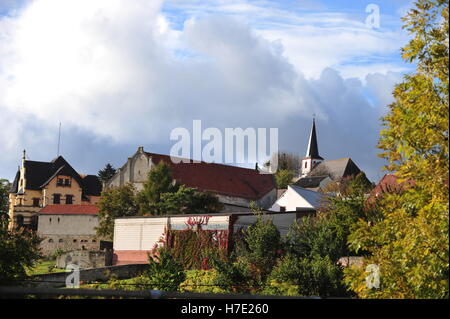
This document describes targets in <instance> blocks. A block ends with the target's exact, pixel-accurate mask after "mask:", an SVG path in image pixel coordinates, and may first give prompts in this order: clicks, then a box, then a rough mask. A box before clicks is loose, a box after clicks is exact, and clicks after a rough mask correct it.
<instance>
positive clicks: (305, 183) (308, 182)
mask: <svg viewBox="0 0 450 319" xmlns="http://www.w3.org/2000/svg"><path fill="white" fill-rule="evenodd" d="M327 177H328V175H323V176H306V177H303V178H300V179H299V180H298V181H297V182H295V183H294V185H295V186H299V187H302V188H317V187H319V186H320V183H321V182H322V181H323V180H324V179H325V178H327Z"/></svg>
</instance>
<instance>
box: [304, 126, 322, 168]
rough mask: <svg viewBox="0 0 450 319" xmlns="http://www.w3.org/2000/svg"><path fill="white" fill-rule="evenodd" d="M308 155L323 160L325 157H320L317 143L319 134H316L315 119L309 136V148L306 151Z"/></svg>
mask: <svg viewBox="0 0 450 319" xmlns="http://www.w3.org/2000/svg"><path fill="white" fill-rule="evenodd" d="M306 157H309V158H316V159H320V160H323V158H322V157H320V155H319V147H318V145H317V134H316V121H315V120H314V119H313V124H312V127H311V134H310V136H309V142H308V150H307V151H306Z"/></svg>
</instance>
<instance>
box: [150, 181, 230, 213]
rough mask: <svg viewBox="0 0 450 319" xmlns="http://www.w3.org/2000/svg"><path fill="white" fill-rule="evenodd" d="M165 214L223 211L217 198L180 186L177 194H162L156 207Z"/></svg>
mask: <svg viewBox="0 0 450 319" xmlns="http://www.w3.org/2000/svg"><path fill="white" fill-rule="evenodd" d="M156 206H157V207H158V209H157V210H158V212H161V213H163V214H174V215H175V214H211V213H216V212H218V211H220V210H221V209H222V206H223V205H222V204H221V203H220V202H219V199H218V198H217V196H214V195H213V194H211V193H208V192H198V191H196V190H195V188H191V187H186V186H184V185H180V186H179V188H178V189H177V191H176V192H167V193H162V194H161V197H160V203H159V204H158V205H156Z"/></svg>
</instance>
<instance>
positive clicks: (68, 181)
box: [64, 178, 70, 186]
mask: <svg viewBox="0 0 450 319" xmlns="http://www.w3.org/2000/svg"><path fill="white" fill-rule="evenodd" d="M64 186H70V179H69V178H66V179H64Z"/></svg>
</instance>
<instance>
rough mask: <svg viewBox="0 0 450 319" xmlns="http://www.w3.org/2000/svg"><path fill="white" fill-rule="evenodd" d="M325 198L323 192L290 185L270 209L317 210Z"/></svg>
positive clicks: (282, 210)
mask: <svg viewBox="0 0 450 319" xmlns="http://www.w3.org/2000/svg"><path fill="white" fill-rule="evenodd" d="M323 199H324V195H323V194H322V193H319V192H315V191H311V190H308V189H305V188H302V187H298V186H295V185H289V186H288V188H287V190H286V191H285V192H284V193H283V194H282V195H281V196H280V198H278V200H277V201H276V202H275V204H273V206H272V207H271V208H270V210H271V211H274V212H292V211H316V210H317V209H318V208H319V206H320V204H321V202H322V200H323Z"/></svg>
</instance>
